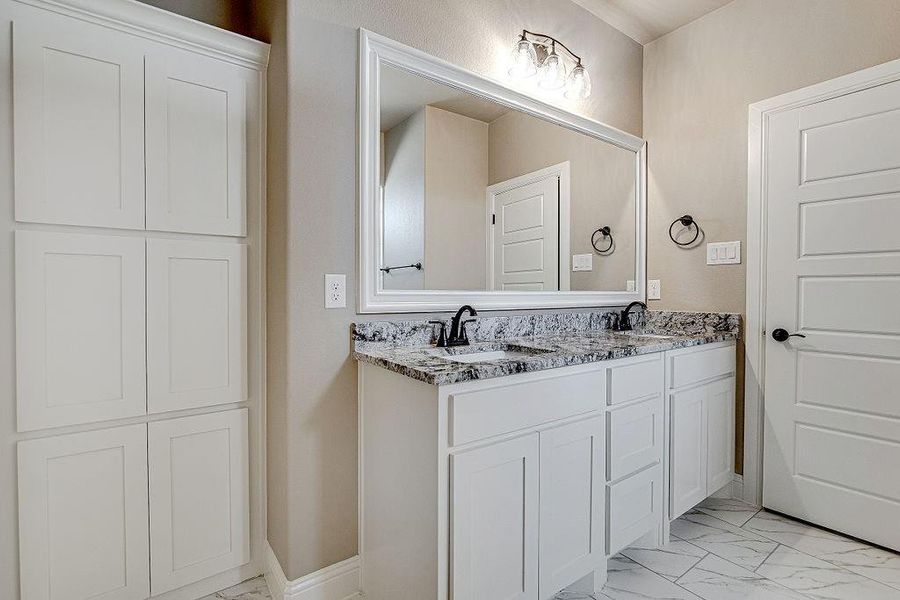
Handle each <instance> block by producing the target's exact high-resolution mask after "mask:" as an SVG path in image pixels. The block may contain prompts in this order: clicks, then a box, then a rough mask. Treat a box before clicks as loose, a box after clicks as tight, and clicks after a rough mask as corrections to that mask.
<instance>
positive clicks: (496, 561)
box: [450, 433, 540, 600]
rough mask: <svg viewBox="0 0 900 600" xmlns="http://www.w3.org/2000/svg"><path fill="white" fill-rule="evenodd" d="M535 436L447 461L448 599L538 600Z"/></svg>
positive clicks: (499, 444) (537, 478)
mask: <svg viewBox="0 0 900 600" xmlns="http://www.w3.org/2000/svg"><path fill="white" fill-rule="evenodd" d="M538 446H539V442H538V434H536V433H533V434H530V435H526V436H524V437H520V438H516V439H513V440H509V441H506V442H500V443H497V444H493V445H491V446H485V447H483V448H478V449H477V450H471V451H469V452H464V453H462V454H457V455H454V456H452V457H451V463H450V464H451V478H452V481H451V490H452V491H451V495H452V503H451V510H452V515H451V523H452V525H451V530H452V531H451V538H452V539H451V559H450V562H451V565H450V570H451V575H450V587H451V590H450V593H451V597H452V598H453V600H475V599H476V598H479V599H480V598H485V599H487V598H490V599H491V600H537V599H538V502H539V497H538V496H539V486H540V483H539V476H538V472H539V471H538V469H539V467H538Z"/></svg>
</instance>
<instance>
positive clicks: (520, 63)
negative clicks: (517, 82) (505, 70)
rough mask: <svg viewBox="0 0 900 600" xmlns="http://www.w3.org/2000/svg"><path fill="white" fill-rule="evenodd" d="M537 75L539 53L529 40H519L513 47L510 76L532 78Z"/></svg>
mask: <svg viewBox="0 0 900 600" xmlns="http://www.w3.org/2000/svg"><path fill="white" fill-rule="evenodd" d="M535 73H537V53H536V52H535V51H534V46H533V45H532V43H531V42H529V41H528V40H519V41H518V42H516V45H515V46H513V51H512V56H511V64H510V67H509V74H510V75H512V76H513V77H519V78H524V77H531V76H532V75H534V74H535Z"/></svg>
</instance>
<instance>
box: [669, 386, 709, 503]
mask: <svg viewBox="0 0 900 600" xmlns="http://www.w3.org/2000/svg"><path fill="white" fill-rule="evenodd" d="M670 397H671V403H672V407H671V411H672V417H671V427H672V431H671V446H672V451H671V464H670V467H669V468H670V469H671V471H670V494H671V498H670V504H671V506H670V515H669V518H670V519H674V518H676V517H678V516H680V515H682V514H684V513H685V511H687V510H689V509H690V508H692V507H694V506H695V505H696V504H697V503H698V502H700V501H701V500H703V499H704V498H706V444H707V440H706V397H707V390H706V387H698V388H694V389H691V390H686V391H683V392H678V393H675V394H671V396H670Z"/></svg>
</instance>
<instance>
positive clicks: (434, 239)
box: [425, 106, 488, 290]
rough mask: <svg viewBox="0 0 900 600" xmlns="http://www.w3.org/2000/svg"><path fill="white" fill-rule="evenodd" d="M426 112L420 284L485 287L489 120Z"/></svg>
mask: <svg viewBox="0 0 900 600" xmlns="http://www.w3.org/2000/svg"><path fill="white" fill-rule="evenodd" d="M425 114H426V117H425V198H426V201H425V265H426V267H427V269H426V272H425V289H429V290H484V289H486V285H487V273H486V270H485V238H486V236H487V216H486V215H487V213H486V211H485V206H484V202H485V200H484V198H485V190H486V189H487V186H488V124H487V123H485V122H484V121H479V120H477V119H473V118H470V117H466V116H463V115H459V114H456V113H453V112H450V111H447V110H443V109H440V108H436V107H434V106H427V107H425Z"/></svg>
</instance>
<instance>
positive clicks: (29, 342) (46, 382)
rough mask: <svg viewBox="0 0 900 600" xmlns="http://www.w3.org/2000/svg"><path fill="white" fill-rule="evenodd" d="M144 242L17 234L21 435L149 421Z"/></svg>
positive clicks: (17, 322)
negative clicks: (104, 422)
mask: <svg viewBox="0 0 900 600" xmlns="http://www.w3.org/2000/svg"><path fill="white" fill-rule="evenodd" d="M144 365H145V348H144V241H143V240H142V239H137V238H128V237H119V236H105V235H81V234H72V233H47V232H39V231H17V232H16V396H17V406H18V410H17V417H18V427H19V430H30V429H40V428H44V427H57V426H60V425H71V424H74V423H87V422H91V421H101V420H107V419H117V418H122V417H130V416H136V415H142V414H145V413H146V410H147V404H146V382H145V369H144Z"/></svg>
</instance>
